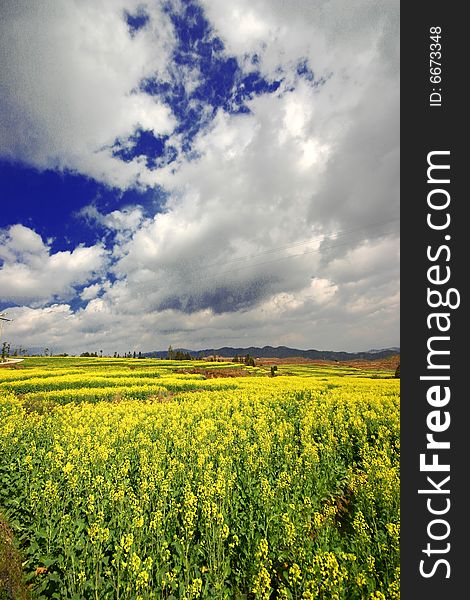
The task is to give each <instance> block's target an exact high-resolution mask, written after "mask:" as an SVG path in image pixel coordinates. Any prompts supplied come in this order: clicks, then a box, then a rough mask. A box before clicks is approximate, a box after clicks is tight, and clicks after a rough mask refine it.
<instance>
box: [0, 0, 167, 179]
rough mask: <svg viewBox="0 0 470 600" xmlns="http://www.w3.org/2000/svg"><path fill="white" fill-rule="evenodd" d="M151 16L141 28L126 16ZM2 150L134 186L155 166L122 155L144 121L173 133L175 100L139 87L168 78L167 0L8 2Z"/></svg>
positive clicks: (0, 49) (1, 53)
mask: <svg viewBox="0 0 470 600" xmlns="http://www.w3.org/2000/svg"><path fill="white" fill-rule="evenodd" d="M139 8H140V9H144V10H145V12H146V14H148V16H149V19H148V22H147V23H146V25H145V26H144V27H143V28H141V29H139V30H138V31H137V32H136V33H135V34H134V35H131V34H130V32H129V28H128V25H127V23H126V20H125V18H124V17H125V13H126V12H127V13H130V14H134V13H136V11H138V10H139ZM0 33H1V35H0V40H1V41H0V57H1V58H0V61H1V62H0V65H1V72H2V78H1V80H2V81H1V88H0V89H1V93H0V112H1V114H2V120H1V126H0V156H2V157H3V158H7V159H12V160H20V161H24V162H26V163H28V164H31V165H34V166H35V167H38V168H40V169H59V170H63V169H69V170H72V171H77V172H79V173H83V174H85V175H87V176H90V177H93V178H95V179H97V180H98V181H104V182H105V183H108V184H110V185H113V186H117V187H122V188H125V187H127V186H129V185H132V184H133V183H135V182H136V181H137V180H138V178H139V174H140V173H141V172H145V171H146V166H145V161H144V160H143V159H142V158H139V157H136V158H134V159H133V160H131V161H129V162H124V161H122V160H120V159H119V158H117V157H115V156H113V152H112V146H113V144H114V143H115V141H116V140H117V139H120V138H122V139H126V138H128V137H129V136H130V135H131V134H132V133H134V132H135V131H136V130H137V129H138V128H141V129H145V130H149V131H152V132H154V133H155V134H156V135H160V134H168V133H170V132H171V131H172V130H173V127H174V125H175V120H174V117H173V115H172V114H171V110H170V109H169V107H168V106H166V105H164V104H162V103H161V102H160V101H159V100H158V99H156V98H153V97H151V96H149V95H148V94H145V93H143V92H141V91H139V84H140V82H141V81H142V79H144V78H145V77H149V76H151V75H152V76H154V75H156V74H158V75H160V76H161V77H162V78H164V77H165V69H166V65H167V64H168V62H169V56H170V54H171V49H172V45H173V41H174V40H173V35H172V28H171V24H170V23H169V20H168V19H167V18H165V17H164V15H163V13H162V10H161V4H160V3H159V2H147V3H142V2H140V1H137V0H117V1H116V0H84V1H81V2H79V3H76V2H67V1H64V0H60V1H56V0H47V1H45V2H39V3H33V4H31V2H28V1H26V0H20V1H17V0H11V1H10V0H8V1H6V2H3V3H2V19H1V20H0Z"/></svg>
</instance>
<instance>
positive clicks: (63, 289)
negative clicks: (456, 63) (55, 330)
mask: <svg viewBox="0 0 470 600" xmlns="http://www.w3.org/2000/svg"><path fill="white" fill-rule="evenodd" d="M201 4H202V5H203V6H204V8H205V10H206V15H207V17H208V19H209V20H210V23H211V26H212V28H213V32H214V35H219V36H220V37H221V38H222V39H223V41H224V43H225V54H226V55H227V56H230V55H233V56H236V57H237V60H238V63H239V65H241V66H242V68H243V71H244V73H248V72H250V71H253V70H255V69H258V70H260V71H261V73H262V74H263V75H264V76H265V77H266V78H267V79H268V80H269V81H273V80H282V82H281V84H280V86H279V88H278V89H277V90H275V91H272V92H270V93H263V94H259V95H254V96H253V97H252V98H251V99H249V100H247V101H246V107H247V109H248V111H249V112H244V113H237V114H234V113H233V112H231V111H230V110H229V108H227V107H225V109H224V108H222V107H220V108H219V109H218V111H217V112H216V114H215V117H214V118H213V119H208V120H207V121H205V122H204V125H203V126H202V127H201V128H200V130H199V132H198V133H197V135H195V136H194V139H193V142H192V153H191V154H190V155H188V156H186V157H185V156H183V155H181V156H179V158H178V160H177V161H176V162H175V163H172V164H171V165H167V166H165V167H162V168H159V169H157V170H155V171H151V170H149V169H148V167H147V166H146V163H145V160H144V157H139V158H134V159H133V160H130V161H129V162H127V163H125V162H123V161H121V160H118V159H117V158H116V157H114V156H113V155H112V152H111V151H110V144H112V142H113V140H114V139H116V138H121V139H122V140H123V143H125V139H126V136H129V135H130V134H131V133H132V132H133V131H134V129H135V127H136V126H137V125H138V124H140V126H141V127H147V128H149V129H151V130H152V131H154V132H155V133H169V134H171V132H172V131H173V129H174V127H175V125H176V121H175V116H174V115H172V114H171V112H170V111H169V109H168V107H166V106H164V105H163V104H161V103H159V101H158V100H155V98H151V97H150V96H146V95H145V94H143V93H142V92H133V90H135V89H137V87H136V86H137V84H138V82H139V81H140V80H141V79H142V78H144V77H145V76H147V75H149V74H150V72H151V71H152V72H153V73H158V74H159V75H160V76H161V77H164V76H165V69H166V65H167V64H168V60H169V56H170V52H171V47H172V44H174V43H175V40H174V36H173V34H172V29H171V26H170V25H169V24H168V23H169V22H168V20H167V19H166V17H164V16H163V15H162V13H161V12H160V9H159V8H158V7H159V4H158V3H156V4H154V5H150V4H144V5H143V6H145V10H146V11H147V12H148V14H149V15H150V17H149V21H148V24H146V25H145V27H144V28H143V29H142V30H139V31H138V32H136V33H135V34H134V35H130V34H129V31H128V29H127V26H126V24H125V21H124V20H123V19H122V12H123V10H125V9H126V10H128V11H130V12H132V11H135V10H137V6H138V5H137V3H134V2H132V1H131V0H128V1H126V2H125V1H124V0H120V1H119V2H117V3H116V2H111V0H109V1H107V0H100V1H99V2H91V0H90V1H89V2H88V0H87V1H86V2H84V3H83V7H84V8H81V9H80V10H79V9H78V8H77V6H76V5H70V6H69V5H68V4H67V5H66V4H62V3H60V4H59V9H57V11H55V12H51V13H50V16H49V13H48V19H46V23H47V24H46V25H45V27H44V29H43V30H40V32H39V33H38V32H37V31H36V30H35V29H34V24H35V23H37V22H38V19H42V17H43V15H44V12H42V11H44V10H49V11H50V5H48V4H47V3H45V4H43V5H41V6H43V7H46V8H35V10H34V11H25V10H24V6H25V5H24V4H23V3H14V4H13V3H12V4H10V5H8V6H9V9H8V10H9V13H8V14H9V15H10V17H11V15H13V16H14V18H13V17H11V18H10V19H9V21H10V22H12V23H13V24H15V23H16V24H17V26H18V27H22V28H26V30H27V31H31V39H32V44H31V48H29V47H28V46H27V43H26V41H25V40H20V41H18V40H16V38H15V40H16V41H15V40H11V47H12V48H13V49H14V51H15V53H16V54H15V56H16V57H17V58H15V59H14V60H16V61H17V65H16V67H15V72H13V71H12V72H11V73H7V83H8V86H9V88H15V87H16V89H17V90H20V91H19V92H18V94H19V95H20V102H19V105H18V107H17V108H14V110H16V111H21V112H22V114H24V115H27V116H28V119H29V120H28V121H25V125H24V129H23V130H20V133H19V135H18V136H17V137H18V142H14V140H13V128H11V129H8V124H7V125H6V126H5V127H4V132H6V134H5V135H6V138H5V140H6V141H5V145H4V146H3V148H4V150H2V152H4V154H6V155H11V156H12V157H16V158H18V157H19V158H21V159H23V160H27V161H29V162H31V163H32V164H35V165H37V166H40V167H42V168H46V167H52V168H72V169H76V170H78V171H80V172H82V173H85V174H87V175H90V176H92V177H96V178H97V179H101V180H103V181H106V182H108V183H112V184H113V185H117V186H121V187H123V188H124V187H126V186H129V185H133V184H134V183H135V182H136V181H138V182H139V184H140V185H147V186H150V187H151V186H154V185H155V183H156V182H158V183H159V185H161V186H163V187H164V189H165V193H166V197H167V200H166V203H165V205H164V207H163V210H162V211H161V212H158V213H157V214H155V215H152V214H149V212H148V211H144V209H143V207H141V206H128V207H126V208H120V209H119V210H109V212H104V211H103V210H102V211H101V212H100V211H99V210H98V209H97V208H96V206H94V205H93V204H89V205H88V206H87V207H86V208H85V209H83V210H82V211H81V213H80V214H81V217H82V218H83V219H85V220H87V221H88V222H89V223H92V224H93V223H95V224H99V225H100V226H101V227H104V228H105V229H106V230H107V231H108V234H107V240H108V242H109V245H110V246H112V252H111V257H112V259H111V261H110V262H109V263H108V269H109V274H110V275H112V277H108V278H103V280H102V281H99V282H97V281H95V279H94V277H96V274H97V273H99V272H100V269H101V268H102V267H103V265H104V264H105V263H106V260H107V259H106V254H105V252H104V250H103V248H102V247H101V246H100V245H99V244H97V245H96V246H93V247H90V248H84V247H79V248H77V249H75V250H74V251H73V252H69V253H57V254H58V255H62V254H64V256H58V258H55V259H54V260H55V261H56V262H57V263H60V261H62V264H63V265H64V266H63V267H61V268H64V269H65V271H64V272H65V275H62V276H59V275H57V276H56V277H53V276H52V273H53V272H54V271H53V267H52V266H51V265H53V260H52V259H53V258H54V256H56V255H51V253H50V250H49V249H48V248H47V246H46V245H45V244H44V243H43V242H42V240H41V239H40V237H39V236H37V234H35V233H34V231H32V230H28V231H27V232H26V231H23V230H21V231H20V230H15V231H13V232H12V231H10V233H9V234H8V235H9V238H8V240H10V239H13V236H16V237H15V241H14V242H11V241H8V243H7V242H6V241H5V243H4V246H5V248H4V250H3V252H4V261H5V265H4V269H5V268H9V269H10V272H9V278H8V280H9V281H10V283H8V285H9V286H10V287H6V288H5V289H7V290H9V291H8V293H9V294H10V296H8V297H9V298H15V299H16V300H15V301H18V299H19V298H25V299H26V300H27V299H30V300H31V301H33V300H34V301H36V300H38V301H41V302H46V299H49V301H54V302H56V301H57V298H58V297H60V298H63V299H64V300H68V296H67V295H68V294H71V293H72V290H73V288H74V287H75V288H77V289H79V291H78V293H79V294H80V295H81V299H82V301H83V302H87V305H86V306H85V307H84V308H81V309H79V310H77V311H75V312H74V311H73V310H72V309H71V308H70V306H69V305H68V304H62V305H61V304H57V303H56V304H54V308H53V310H52V309H51V311H50V312H48V313H47V315H49V316H48V317H47V318H48V319H51V320H52V321H53V322H54V323H55V320H60V319H61V318H63V316H64V315H66V317H67V331H66V332H65V333H64V331H63V332H62V339H60V338H59V337H58V338H57V340H56V342H55V343H57V344H58V345H60V344H61V345H62V347H66V348H67V349H73V347H74V346H73V344H74V343H76V339H82V340H83V344H85V343H86V344H89V343H90V344H91V343H93V344H97V345H99V346H100V347H102V348H105V349H106V350H107V351H109V352H113V351H115V350H117V351H127V350H128V349H129V348H122V347H121V348H119V347H116V346H119V344H124V340H125V341H126V342H125V343H126V344H129V345H132V346H133V347H135V348H136V349H143V350H151V349H154V348H161V347H165V346H166V345H168V344H170V343H171V344H173V345H183V346H186V347H194V348H197V347H201V346H204V345H206V346H217V345H218V344H220V345H226V344H231V345H243V344H249V345H251V344H253V343H256V344H265V343H267V344H273V345H279V344H286V345H297V346H299V347H317V348H325V349H336V350H358V349H367V347H377V346H378V345H381V346H386V345H397V343H398V306H399V257H398V215H399V190H398V181H399V171H398V168H399V134H398V131H399V127H398V125H399V119H398V118H399V111H398V107H399V81H398V41H397V40H398V38H397V29H398V25H397V19H398V15H397V12H398V6H397V4H396V3H395V2H393V1H388V0H384V1H383V2H372V0H361V1H360V2H357V3H356V2H355V3H347V2H344V1H340V0H333V1H329V2H326V1H325V2H323V1H320V2H315V3H312V2H307V1H303V0H292V1H290V2H285V1H281V0H269V1H268V0H250V1H248V0H234V1H233V2H231V3H230V4H229V5H228V4H226V3H225V4H224V3H220V2H215V1H214V0H202V2H201ZM14 6H15V8H13V7H14ZM18 7H19V8H18ZM77 11H78V12H77ZM104 14H106V19H105V18H104ZM72 21H73V22H72ZM75 21H77V22H76V23H75ZM64 26H66V28H67V30H70V35H69V36H68V39H67V40H63V39H62V38H60V39H59V37H60V31H62V30H63V27H64ZM13 30H14V27H13ZM49 32H50V33H51V42H50V46H49V48H48V50H47V52H46V51H44V44H43V42H42V41H41V36H43V35H45V34H46V33H49ZM111 35H112V36H113V38H112V41H111ZM10 37H11V36H10ZM20 37H21V36H20ZM62 43H64V44H65V45H64V49H65V50H64V52H63V53H62V54H61V55H60V56H58V57H57V60H56V62H55V63H54V64H55V65H56V66H55V67H54V69H55V71H54V72H53V73H50V74H47V73H46V70H47V69H46V66H47V65H49V64H52V62H51V61H52V56H53V55H54V56H55V54H57V55H58V54H59V53H58V46H59V44H62ZM35 48H36V50H37V52H36V54H38V59H37V61H38V64H37V65H36V66H37V69H36V71H37V73H34V74H32V75H31V76H32V78H31V80H30V81H31V82H32V83H28V84H26V82H27V81H29V79H28V77H29V75H30V73H29V71H28V70H27V69H26V67H25V66H24V65H25V64H30V65H31V60H30V55H29V54H28V53H30V52H31V53H32V52H33V51H35ZM92 48H93V51H92V50H91V49H92ZM39 49H40V50H41V52H39ZM41 53H42V54H41ZM255 59H256V60H255ZM15 64H16V63H15ZM70 65H73V69H72V70H70V68H69V67H70ZM47 68H48V67H47ZM29 69H31V66H30V67H29ZM186 70H187V73H186V74H185V73H181V77H182V78H183V80H185V82H186V84H187V88H188V89H194V86H196V85H197V83H198V81H199V78H200V77H201V74H200V73H198V72H197V70H196V69H194V68H190V67H187V69H186ZM8 77H10V80H8ZM43 77H45V82H48V83H49V84H50V89H49V88H48V89H47V90H45V88H46V83H44V84H43V81H42V79H41V78H43ZM14 78H17V82H16V83H18V85H16V84H15V85H13V84H12V80H13V79H14ZM73 78H75V79H74V82H72V81H71V80H72V79H73ZM77 78H78V79H77ZM49 80H50V81H49ZM69 83H70V87H67V85H69ZM64 84H66V85H65V87H67V91H65V92H64V93H65V96H64V95H63V94H62V92H61V94H60V97H61V106H60V107H59V108H58V109H57V111H56V112H54V110H51V107H52V108H53V107H54V106H55V104H54V102H55V101H56V100H55V97H54V94H55V93H57V90H58V86H62V87H64ZM26 85H28V86H30V87H28V89H26ZM85 90H86V92H85ZM89 90H92V92H93V93H91V94H90V92H89ZM33 91H34V93H32V92H33ZM64 99H65V100H66V101H65V102H62V101H63V100H64ZM4 102H7V103H9V104H8V107H10V105H11V106H13V104H14V102H13V100H12V96H11V94H10V96H8V97H7V99H6V100H4ZM81 103H83V107H84V110H82V109H81V108H82V104H81ZM8 110H10V109H9V108H8ZM12 110H13V109H12ZM15 114H17V113H13V115H15ZM12 119H16V117H12ZM12 122H13V120H12ZM63 123H67V124H68V128H67V127H65V128H64V127H62V125H63ZM28 128H29V129H28ZM171 139H172V143H174V144H175V146H178V147H179V146H180V145H181V143H182V141H181V139H179V138H178V135H173V137H172V138H171ZM22 140H23V141H22ZM26 142H29V146H30V147H29V146H28V144H27V143H26ZM27 146H28V147H27ZM8 153H10V154H8ZM16 227H19V226H16ZM23 229H24V230H26V229H27V228H23ZM5 240H7V238H5ZM75 253H78V254H77V255H76V256H74V255H75ZM34 256H42V257H43V259H41V260H40V261H37V262H34V259H33V257H34ZM79 258H81V259H82V264H83V265H85V264H86V265H87V266H83V267H81V270H80V268H79V267H78V266H77V267H73V266H72V265H73V264H75V263H74V260H75V262H76V263H77V264H78V263H79V262H80V261H79V260H78V259H79ZM39 263H40V264H39ZM26 274H27V275H28V276H27V277H26ZM38 274H40V276H39V275H38ZM0 276H1V275H0ZM29 280H31V284H28V285H27V284H26V283H24V282H26V281H29ZM3 281H5V282H7V279H6V276H5V277H4V280H3ZM20 281H21V282H23V283H22V284H21V285H22V286H23V288H24V289H23V291H22V293H23V294H24V296H21V295H20V294H19V292H20V291H21V290H20V288H21V286H20V283H18V282H20ZM11 282H16V283H15V284H13V283H11ZM45 282H50V283H45ZM15 286H16V287H15ZM48 286H49V287H50V289H49V287H48ZM82 288H83V289H82ZM36 289H37V290H40V291H39V292H36V295H34V290H36ZM28 294H29V295H28ZM2 295H3V294H2ZM26 300H25V301H26ZM14 310H15V311H16V313H17V314H18V315H21V318H22V319H23V322H27V323H30V324H31V325H30V329H29V331H30V335H31V336H32V338H31V339H33V338H34V339H37V340H41V344H43V343H46V340H45V338H44V337H41V336H43V333H42V330H38V329H37V326H36V323H37V321H36V320H35V319H36V317H35V316H34V315H35V314H36V313H35V312H34V311H36V312H37V314H40V315H43V314H45V313H44V311H46V312H47V310H48V309H47V308H36V309H34V308H28V309H26V308H24V309H20V308H16V309H14ZM21 311H23V312H21ZM38 311H39V312H38ZM52 321H51V323H52ZM129 322H132V327H131V328H129V327H128V326H127V324H128V323H129ZM51 327H52V324H51ZM25 331H26V330H25ZM79 334H80V335H79ZM81 334H83V336H84V337H81ZM22 335H24V336H25V337H24V339H26V334H25V333H24V334H22ZM44 335H45V334H44ZM48 343H51V342H48ZM82 349H87V348H86V347H83V348H82ZM88 349H89V348H88Z"/></svg>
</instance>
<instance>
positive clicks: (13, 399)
mask: <svg viewBox="0 0 470 600" xmlns="http://www.w3.org/2000/svg"><path fill="white" fill-rule="evenodd" d="M234 369H235V370H234ZM0 433H1V437H0V449H1V455H2V461H1V465H0V480H1V486H0V511H1V519H0V590H1V588H2V587H3V590H2V591H0V598H3V597H4V598H28V597H32V598H64V599H65V598H68V599H75V600H79V599H99V600H102V599H103V600H105V599H108V598H109V599H111V598H113V599H117V600H131V599H132V600H147V599H150V598H155V599H157V598H162V599H168V600H170V599H186V600H190V599H193V598H194V599H195V598H204V599H210V600H217V599H219V598H220V599H224V598H226V599H239V600H242V599H245V600H250V599H263V600H264V599H265V600H268V599H271V598H279V599H295V600H301V599H302V600H309V599H322V600H334V599H337V600H362V599H364V600H365V599H367V600H373V599H376V600H379V599H382V600H394V599H398V598H399V448H400V446H399V380H397V379H394V378H393V371H391V370H390V371H386V370H385V371H384V370H382V369H377V370H371V369H369V370H361V369H360V368H353V367H345V366H344V365H327V366H318V365H312V364H307V365H302V364H292V365H289V364H284V363H283V364H279V365H278V371H277V375H276V376H275V377H271V376H270V369H269V367H268V366H260V367H241V366H240V365H232V364H229V363H203V362H201V361H190V362H183V361H162V360H150V359H143V360H138V359H106V358H51V357H44V358H29V359H26V360H25V361H24V363H22V365H21V368H18V367H17V368H11V369H1V370H0ZM21 571H22V573H23V575H22V576H23V581H24V583H22V581H21ZM2 593H3V596H2Z"/></svg>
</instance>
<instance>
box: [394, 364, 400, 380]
mask: <svg viewBox="0 0 470 600" xmlns="http://www.w3.org/2000/svg"><path fill="white" fill-rule="evenodd" d="M395 377H396V378H397V379H400V363H398V367H397V368H396V369H395Z"/></svg>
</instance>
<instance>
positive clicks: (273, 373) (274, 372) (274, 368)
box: [271, 365, 277, 377]
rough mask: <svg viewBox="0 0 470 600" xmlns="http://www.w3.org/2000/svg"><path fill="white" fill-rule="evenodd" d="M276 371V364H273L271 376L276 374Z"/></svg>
mask: <svg viewBox="0 0 470 600" xmlns="http://www.w3.org/2000/svg"><path fill="white" fill-rule="evenodd" d="M276 371H277V366H276V365H273V366H272V367H271V377H274V376H275V375H276Z"/></svg>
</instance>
